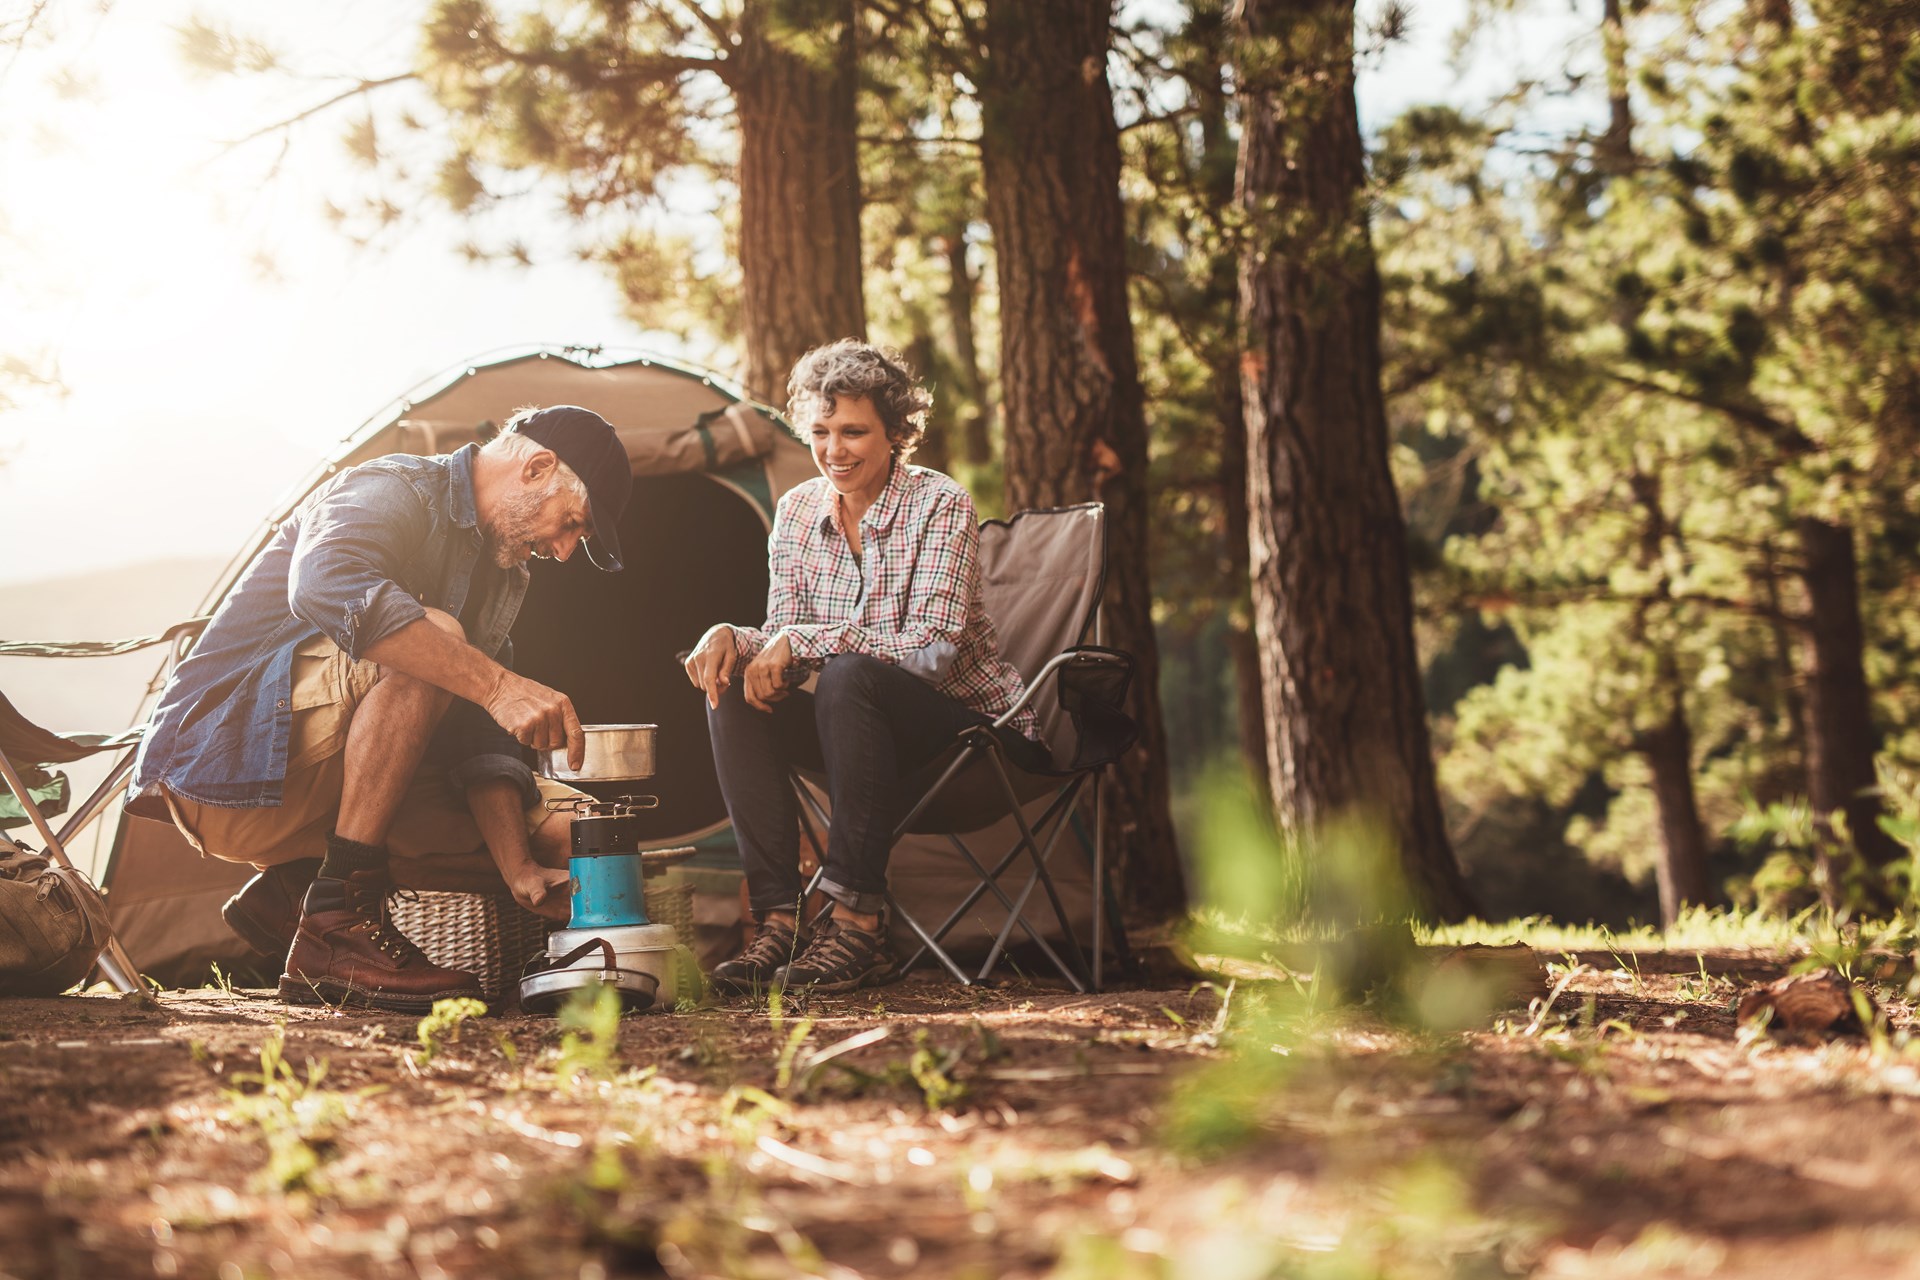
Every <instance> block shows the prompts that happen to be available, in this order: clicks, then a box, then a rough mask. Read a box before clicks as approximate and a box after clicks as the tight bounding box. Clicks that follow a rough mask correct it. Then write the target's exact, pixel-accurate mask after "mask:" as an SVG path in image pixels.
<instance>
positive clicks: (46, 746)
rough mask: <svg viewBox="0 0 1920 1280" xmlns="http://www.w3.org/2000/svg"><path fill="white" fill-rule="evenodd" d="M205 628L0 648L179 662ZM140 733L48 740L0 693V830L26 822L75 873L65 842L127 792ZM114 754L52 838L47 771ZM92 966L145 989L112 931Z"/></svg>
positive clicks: (57, 782) (58, 786)
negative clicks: (157, 654)
mask: <svg viewBox="0 0 1920 1280" xmlns="http://www.w3.org/2000/svg"><path fill="white" fill-rule="evenodd" d="M206 625H207V619H206V618H194V619H192V620H191V621H188V622H183V623H180V624H179V625H177V626H174V627H171V628H169V629H168V630H167V631H165V632H163V633H162V634H160V635H157V636H142V637H139V638H138V639H134V640H115V641H102V642H88V641H83V642H80V643H75V644H36V643H15V642H0V657H7V658H94V657H108V656H111V655H113V654H119V653H132V652H133V651H134V650H136V649H144V648H147V647H148V646H150V645H156V644H167V643H174V644H176V646H177V647H176V652H175V657H176V658H178V657H179V656H180V654H181V653H182V652H183V651H184V649H185V646H186V644H187V643H188V642H189V641H191V640H192V638H193V637H195V636H197V635H199V634H200V631H201V629H202V628H204V627H205V626H206ZM145 730H146V726H145V725H144V724H139V725H135V726H134V727H133V728H131V729H128V730H126V731H125V732H123V733H117V734H99V733H54V732H52V731H51V730H48V729H43V728H41V727H40V726H39V725H37V724H35V723H33V722H32V721H31V720H29V719H27V718H26V716H24V715H22V714H21V713H20V711H19V709H18V708H17V707H15V706H14V705H13V703H12V701H11V700H9V699H8V698H7V697H6V695H5V694H0V779H4V780H5V782H6V785H7V790H8V791H9V792H11V793H12V798H13V803H12V804H8V803H7V799H8V797H7V796H4V795H0V829H4V828H7V827H15V826H19V825H21V824H22V823H31V824H32V826H33V828H34V830H35V831H36V832H37V833H38V834H39V837H40V842H41V844H42V845H44V846H45V850H44V852H45V853H46V854H47V856H48V857H50V858H52V859H53V860H54V861H55V862H57V863H59V864H60V865H61V866H63V867H65V868H67V869H68V870H73V862H72V860H71V859H70V858H68V857H67V845H68V843H70V842H71V841H72V840H73V839H74V838H75V837H76V836H78V835H79V834H80V833H81V832H82V831H83V830H85V828H86V827H87V826H88V824H90V823H91V822H92V821H93V820H94V819H95V818H97V817H99V816H100V814H101V812H102V811H104V810H105V809H106V807H107V805H108V804H110V803H112V801H113V798H114V797H115V796H117V795H119V794H120V792H121V791H123V790H125V789H126V785H127V780H128V779H129V778H130V777H131V776H132V774H133V757H134V752H135V750H136V749H137V747H138V746H139V742H140V736H141V734H142V733H144V732H145ZM115 750H117V751H120V752H121V756H120V759H119V760H117V761H116V762H115V763H114V766H113V768H112V769H111V770H109V771H108V773H107V776H106V779H105V780H104V781H103V782H101V784H100V785H99V786H98V787H97V788H95V789H94V792H93V794H92V795H90V796H88V797H87V799H86V801H85V802H84V803H82V804H81V805H80V807H79V808H78V809H75V810H74V811H73V812H72V814H71V815H70V816H69V817H68V818H67V821H66V822H65V824H63V825H62V826H61V828H60V830H59V832H58V833H57V834H56V833H55V831H54V829H53V826H52V824H51V823H50V822H49V821H48V819H49V818H51V817H54V816H57V815H58V814H59V813H61V812H62V811H63V810H64V809H65V807H66V801H67V793H66V782H67V780H66V778H65V776H63V775H61V774H59V773H57V772H54V771H53V770H52V769H50V768H49V766H52V765H62V764H72V763H73V762H74V761H76V760H84V759H86V758H87V757H88V756H91V755H95V754H97V753H99V752H102V751H115ZM96 963H98V964H99V966H100V971H101V972H102V973H104V974H106V976H107V980H108V981H109V982H111V983H113V985H114V986H115V987H117V988H119V989H120V990H121V991H127V992H132V991H140V990H142V989H143V988H142V986H141V983H140V975H139V972H138V971H137V970H136V969H135V968H134V966H133V961H132V960H131V959H129V958H128V956H127V953H126V951H125V949H124V948H122V947H121V945H120V941H119V939H118V938H115V937H114V936H113V934H112V931H111V930H109V931H108V934H107V942H106V946H105V948H104V949H103V950H102V951H101V953H100V956H99V958H98V960H97V961H96Z"/></svg>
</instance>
